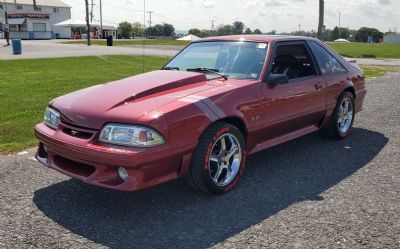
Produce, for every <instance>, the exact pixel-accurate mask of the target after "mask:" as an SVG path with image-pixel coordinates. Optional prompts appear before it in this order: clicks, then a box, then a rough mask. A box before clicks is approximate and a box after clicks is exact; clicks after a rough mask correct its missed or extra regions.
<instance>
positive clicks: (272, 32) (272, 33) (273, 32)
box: [267, 29, 276, 35]
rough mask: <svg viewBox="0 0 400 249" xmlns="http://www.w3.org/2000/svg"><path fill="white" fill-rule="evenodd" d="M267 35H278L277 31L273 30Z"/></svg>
mask: <svg viewBox="0 0 400 249" xmlns="http://www.w3.org/2000/svg"><path fill="white" fill-rule="evenodd" d="M267 35H276V30H275V29H273V30H271V31H270V32H268V33H267Z"/></svg>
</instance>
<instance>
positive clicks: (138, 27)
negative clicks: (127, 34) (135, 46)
mask: <svg viewBox="0 0 400 249" xmlns="http://www.w3.org/2000/svg"><path fill="white" fill-rule="evenodd" d="M132 35H133V36H144V26H143V24H141V23H140V22H134V23H132Z"/></svg>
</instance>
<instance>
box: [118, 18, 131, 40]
mask: <svg viewBox="0 0 400 249" xmlns="http://www.w3.org/2000/svg"><path fill="white" fill-rule="evenodd" d="M132 30H133V27H132V24H130V23H129V22H121V23H120V24H119V25H118V33H119V34H121V37H123V38H125V39H129V38H130V37H131V35H132Z"/></svg>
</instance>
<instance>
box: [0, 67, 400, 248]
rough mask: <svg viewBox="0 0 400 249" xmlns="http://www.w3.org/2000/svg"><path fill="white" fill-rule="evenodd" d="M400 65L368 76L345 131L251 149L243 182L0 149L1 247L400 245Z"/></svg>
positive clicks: (312, 246)
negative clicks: (202, 188) (127, 175)
mask: <svg viewBox="0 0 400 249" xmlns="http://www.w3.org/2000/svg"><path fill="white" fill-rule="evenodd" d="M399 77H400V73H390V74H387V75H386V76H385V77H381V78H375V79H370V80H368V83H367V88H368V91H369V93H368V97H367V99H366V103H365V107H364V111H363V112H362V113H360V114H359V115H358V116H357V117H356V123H355V129H354V133H353V134H352V136H351V137H350V138H349V139H348V140H345V141H333V140H328V139H324V138H321V137H320V136H318V135H317V134H313V135H310V136H306V137H304V138H301V139H297V140H295V141H291V142H288V143H285V144H282V145H279V146H277V147H274V148H271V149H269V150H266V151H263V152H261V153H258V154H256V155H254V156H251V157H250V158H249V162H248V166H247V168H246V171H245V173H244V178H243V179H242V182H241V184H240V185H239V187H238V188H237V189H236V190H235V191H233V192H232V193H229V194H227V195H225V196H218V197H215V196H207V195H199V194H196V193H194V192H193V191H192V190H190V189H189V188H188V187H187V186H186V184H185V183H184V182H183V181H179V180H178V181H174V182H171V183H168V184H165V185H162V186H158V187H155V188H152V189H147V190H143V191H139V192H134V193H120V192H115V191H110V190H105V189H100V188H96V187H93V186H89V185H86V184H84V183H81V182H79V181H76V180H71V179H69V178H68V177H66V176H63V175H61V174H59V173H57V172H55V171H52V170H48V169H46V168H45V167H43V166H41V165H40V164H39V163H38V162H36V161H35V160H34V159H33V158H32V157H33V155H34V151H33V150H29V151H27V153H26V152H23V153H20V155H15V156H2V157H0V248H208V247H213V248H400V198H399V196H400V180H399V175H400V168H399V166H400V165H399V164H400V163H399V162H400V153H399V148H400V124H399V120H400V117H399V116H400V97H399V96H400V83H399V81H398V79H399Z"/></svg>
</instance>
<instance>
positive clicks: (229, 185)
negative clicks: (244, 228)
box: [188, 123, 246, 194]
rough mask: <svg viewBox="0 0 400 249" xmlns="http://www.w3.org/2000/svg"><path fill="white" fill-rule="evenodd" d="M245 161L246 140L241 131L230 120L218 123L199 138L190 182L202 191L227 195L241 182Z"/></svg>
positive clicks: (192, 162) (190, 173)
mask: <svg viewBox="0 0 400 249" xmlns="http://www.w3.org/2000/svg"><path fill="white" fill-rule="evenodd" d="M245 163H246V143H245V140H244V137H243V135H242V133H241V132H240V130H239V129H238V128H236V127H235V126H233V125H230V124H227V123H216V124H214V125H212V126H211V127H209V128H208V129H207V130H206V131H205V132H204V133H203V135H202V136H201V138H200V141H199V144H198V146H197V148H196V150H195V152H194V153H193V156H192V161H191V167H190V172H189V176H188V181H189V183H190V185H191V186H192V187H194V188H195V189H197V190H200V191H201V192H207V193H214V194H225V193H227V192H229V191H231V190H232V189H233V188H234V187H235V186H236V185H237V184H238V183H239V180H240V178H241V176H242V174H243V170H244V167H245Z"/></svg>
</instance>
